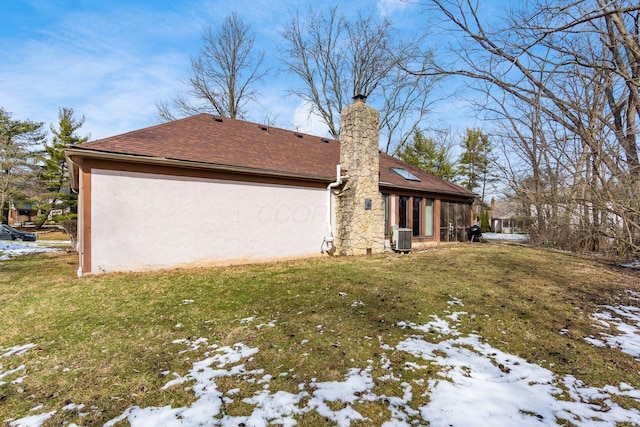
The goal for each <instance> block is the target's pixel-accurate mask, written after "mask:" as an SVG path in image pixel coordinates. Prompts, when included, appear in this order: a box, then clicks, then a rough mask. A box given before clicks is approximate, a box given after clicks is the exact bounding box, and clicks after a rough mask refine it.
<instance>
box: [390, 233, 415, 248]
mask: <svg viewBox="0 0 640 427" xmlns="http://www.w3.org/2000/svg"><path fill="white" fill-rule="evenodd" d="M412 235H413V233H412V231H411V229H410V228H396V227H394V228H393V249H395V250H396V251H398V252H409V251H410V250H411V236H412Z"/></svg>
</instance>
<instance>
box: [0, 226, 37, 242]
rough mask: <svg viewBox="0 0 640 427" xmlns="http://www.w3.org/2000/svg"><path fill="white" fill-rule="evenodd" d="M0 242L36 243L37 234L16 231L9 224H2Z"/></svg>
mask: <svg viewBox="0 0 640 427" xmlns="http://www.w3.org/2000/svg"><path fill="white" fill-rule="evenodd" d="M0 240H24V241H25V242H35V241H36V234H35V233H29V232H27V231H20V230H16V229H15V228H13V227H9V226H8V225H7V224H0Z"/></svg>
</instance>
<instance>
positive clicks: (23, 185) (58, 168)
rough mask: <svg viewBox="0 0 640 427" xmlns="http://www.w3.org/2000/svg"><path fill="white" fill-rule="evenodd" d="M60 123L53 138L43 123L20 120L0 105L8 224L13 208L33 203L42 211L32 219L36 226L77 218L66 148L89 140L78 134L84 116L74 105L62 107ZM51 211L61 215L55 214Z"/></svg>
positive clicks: (0, 182) (2, 202) (3, 207)
mask: <svg viewBox="0 0 640 427" xmlns="http://www.w3.org/2000/svg"><path fill="white" fill-rule="evenodd" d="M58 119H59V122H58V126H57V127H54V126H53V125H50V131H51V134H52V138H51V140H48V138H47V137H48V135H47V132H46V131H45V129H44V125H45V124H44V123H43V122H34V121H32V120H29V119H15V118H13V116H12V114H11V113H9V112H7V111H6V110H4V109H3V108H0V172H1V175H0V214H1V216H2V222H5V223H6V222H7V220H8V218H7V215H8V212H9V208H10V206H12V205H13V206H16V207H18V208H19V207H24V206H29V207H30V210H34V211H37V212H39V214H38V215H37V216H36V217H34V218H32V219H33V222H34V225H35V227H36V228H38V229H39V228H41V227H42V226H43V225H44V224H45V223H46V222H47V221H48V220H49V219H53V220H54V221H56V222H60V221H64V220H68V219H72V218H75V216H76V207H77V200H78V199H77V195H76V194H75V193H74V192H73V191H72V190H71V185H70V181H69V170H68V165H67V161H66V158H65V155H64V150H65V149H67V148H69V147H71V146H72V145H75V144H81V143H83V142H86V141H88V140H89V136H88V135H86V136H80V135H78V130H79V129H80V128H81V127H82V125H83V124H84V117H81V118H76V117H75V116H74V111H73V109H72V108H67V107H64V108H60V110H59V112H58ZM52 212H55V213H56V215H54V216H51V214H52Z"/></svg>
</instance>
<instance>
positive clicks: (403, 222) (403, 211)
mask: <svg viewBox="0 0 640 427" xmlns="http://www.w3.org/2000/svg"><path fill="white" fill-rule="evenodd" d="M398 226H400V228H407V227H409V197H407V196H400V218H398Z"/></svg>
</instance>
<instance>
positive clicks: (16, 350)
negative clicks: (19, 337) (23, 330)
mask: <svg viewBox="0 0 640 427" xmlns="http://www.w3.org/2000/svg"><path fill="white" fill-rule="evenodd" d="M35 346H36V345H35V344H25V345H16V346H14V347H9V348H4V349H3V348H2V347H0V352H2V351H4V353H2V354H0V358H3V357H10V356H20V355H22V354H24V353H26V352H27V350H29V349H32V348H33V347H35Z"/></svg>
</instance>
